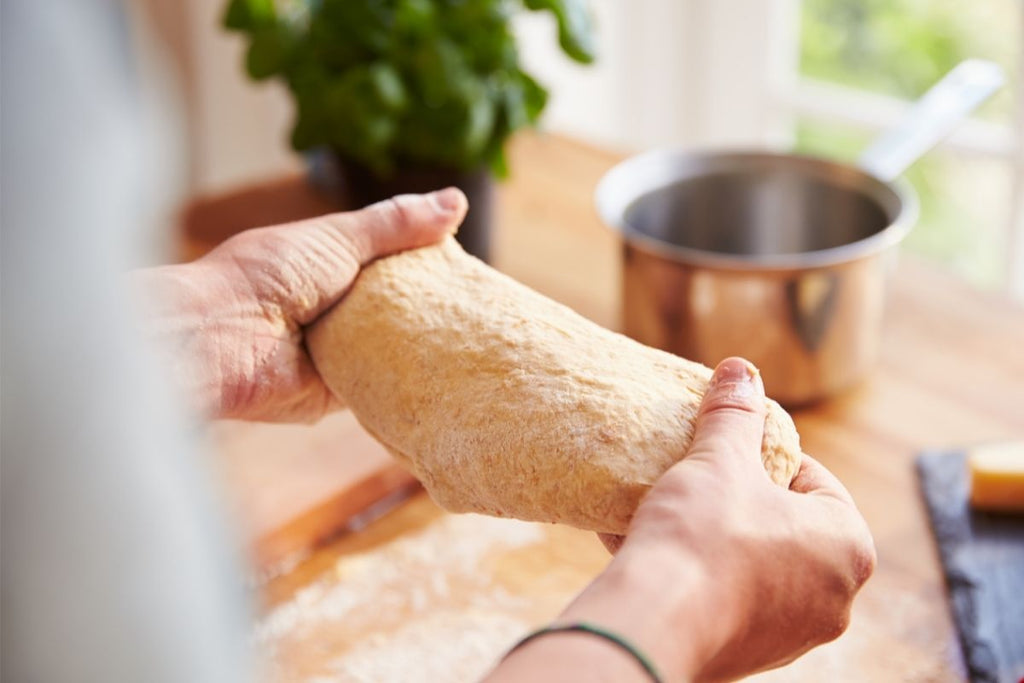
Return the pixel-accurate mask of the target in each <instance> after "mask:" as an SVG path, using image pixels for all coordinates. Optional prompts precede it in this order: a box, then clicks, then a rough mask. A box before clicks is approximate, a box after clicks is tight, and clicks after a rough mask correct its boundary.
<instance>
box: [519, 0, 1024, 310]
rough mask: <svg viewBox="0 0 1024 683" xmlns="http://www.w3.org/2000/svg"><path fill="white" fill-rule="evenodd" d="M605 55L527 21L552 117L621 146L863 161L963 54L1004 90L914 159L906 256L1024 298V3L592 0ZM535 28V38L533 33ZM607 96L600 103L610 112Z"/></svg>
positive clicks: (573, 130) (530, 55)
mask: <svg viewBox="0 0 1024 683" xmlns="http://www.w3.org/2000/svg"><path fill="white" fill-rule="evenodd" d="M591 3H592V5H593V6H594V7H595V9H596V10H597V18H598V26H599V29H600V34H599V40H600V44H601V48H602V59H601V60H600V61H599V63H598V64H597V65H596V66H595V67H594V68H592V69H580V68H578V67H574V66H569V67H567V66H566V65H564V64H563V63H561V61H559V60H555V59H553V58H552V57H551V56H550V55H547V54H545V53H544V52H543V50H541V49H539V48H538V47H537V46H536V45H535V44H536V43H540V42H541V41H540V40H539V39H538V38H537V35H534V34H531V32H534V33H535V34H539V33H544V35H543V38H544V40H545V41H548V42H550V37H551V35H550V34H551V31H553V27H552V26H550V25H540V24H541V23H542V22H541V21H540V20H537V22H536V24H537V25H534V26H529V27H526V28H527V29H529V30H526V31H524V38H525V40H524V46H525V52H526V55H525V56H526V58H527V61H528V63H529V66H530V68H531V69H533V70H534V71H535V72H536V73H537V74H538V75H539V76H540V77H541V79H542V80H545V81H546V82H547V83H548V84H549V85H551V86H552V92H553V98H552V105H553V106H552V107H551V109H550V112H549V113H550V115H549V117H548V126H549V127H550V128H552V129H556V130H563V131H565V132H566V133H568V134H570V135H577V136H583V137H586V138H588V139H591V140H594V141H596V142H598V143H600V144H604V145H606V146H612V147H618V148H620V149H623V150H638V149H648V148H651V147H660V146H686V147H716V146H730V147H738V146H743V147H747V146H769V147H774V148H783V149H786V148H793V149H796V150H798V151H803V152H810V153H814V154H818V155H821V156H825V157H829V158H835V159H840V160H853V159H855V158H856V157H857V155H858V152H859V151H860V150H861V149H863V148H864V146H865V145H867V143H868V142H869V141H870V140H871V139H872V137H873V136H875V135H877V134H879V133H880V132H882V131H883V130H885V129H887V128H889V127H890V126H893V125H894V124H895V123H896V121H897V120H898V119H899V118H900V116H901V115H902V114H903V113H904V112H905V110H906V109H907V108H908V107H909V106H910V102H911V101H912V100H914V99H915V98H917V97H919V96H920V95H921V94H922V93H924V92H925V91H926V90H927V89H928V88H929V87H930V86H931V85H932V84H934V83H935V82H936V81H938V80H939V79H940V78H941V77H942V76H943V75H945V73H946V72H948V71H949V70H950V69H951V68H953V66H955V65H956V64H957V63H958V62H960V61H961V60H962V59H965V58H968V57H981V58H985V59H990V60H992V61H995V62H997V63H998V64H1000V65H1001V66H1002V67H1003V69H1004V71H1005V73H1006V76H1007V81H1008V82H1007V85H1006V86H1005V87H1004V89H1003V91H1002V92H1000V93H999V94H998V95H997V96H995V97H993V98H992V99H991V100H990V101H989V102H987V103H986V104H985V105H983V106H982V107H981V108H980V109H979V110H978V112H977V115H976V116H975V117H973V118H972V119H971V120H970V121H967V122H965V123H964V124H962V125H961V126H960V127H959V128H958V129H957V131H956V132H955V133H954V134H953V135H952V136H950V138H949V139H948V140H947V141H946V142H944V143H943V144H941V145H940V146H939V147H938V148H937V149H935V150H933V151H932V152H929V153H928V154H927V155H926V157H925V158H924V159H922V160H921V161H920V162H918V163H917V164H915V165H914V166H913V167H912V168H911V169H910V170H909V171H908V174H907V175H908V177H909V179H910V181H911V182H912V183H913V184H914V186H915V187H916V189H917V191H918V192H919V194H920V196H921V201H922V215H921V220H920V222H919V224H918V225H917V227H916V228H915V229H914V231H913V232H912V233H911V235H910V237H909V238H908V240H907V243H906V249H907V250H909V251H913V252H917V253H919V254H923V255H925V256H927V257H928V258H930V259H933V260H935V261H937V262H940V263H942V264H944V265H945V266H948V267H949V268H951V269H952V270H953V271H954V272H956V273H958V274H959V275H961V276H962V277H964V278H966V279H967V280H969V281H971V282H973V283H975V284H977V285H979V286H982V287H987V288H992V289H1005V290H1009V291H1012V292H1014V293H1015V294H1016V295H1017V296H1019V297H1021V298H1024V144H1019V141H1021V140H1024V93H1022V88H1021V82H1022V73H1024V57H1022V50H1024V45H1022V43H1024V2H1021V0H984V1H982V2H979V1H978V0H756V1H753V2H752V1H751V0H630V2H622V1H621V0H591ZM531 38H532V39H533V40H531ZM594 102H600V103H601V107H600V111H599V114H600V115H599V116H598V115H597V114H595V107H594V106H593V103H594Z"/></svg>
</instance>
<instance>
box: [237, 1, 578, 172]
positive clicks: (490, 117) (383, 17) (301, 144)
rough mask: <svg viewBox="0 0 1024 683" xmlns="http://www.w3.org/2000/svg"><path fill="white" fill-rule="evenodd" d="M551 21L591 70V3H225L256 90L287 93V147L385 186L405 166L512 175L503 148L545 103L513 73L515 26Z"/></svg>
mask: <svg viewBox="0 0 1024 683" xmlns="http://www.w3.org/2000/svg"><path fill="white" fill-rule="evenodd" d="M520 9H527V10H546V11H549V12H551V13H552V14H553V15H554V17H555V19H556V20H557V23H558V41H559V44H560V45H561V47H562V50H563V51H564V52H565V53H566V54H567V55H568V56H569V57H571V58H572V59H573V60H575V61H577V62H581V63H590V62H591V61H593V59H594V46H593V37H592V26H591V15H590V11H589V7H588V5H587V0H231V2H230V3H229V4H228V7H227V12H226V14H225V17H224V25H225V27H227V28H228V29H231V30H234V31H238V32H240V33H242V34H244V35H245V36H246V37H247V38H248V52H247V54H246V69H247V71H248V73H249V75H250V76H251V77H252V78H253V79H255V80H265V79H269V78H273V77H277V78H281V79H282V80H283V81H284V82H285V83H287V85H288V88H289V89H290V90H291V93H292V96H293V97H294V100H295V104H296V120H295V125H294V128H293V129H292V135H291V142H292V146H293V147H294V148H295V149H296V150H299V151H304V150H310V149H314V148H321V147H327V148H330V149H333V150H334V151H335V152H337V153H338V154H339V155H341V156H343V157H345V158H347V159H349V160H351V161H355V162H357V163H360V164H362V165H364V166H366V167H368V168H370V169H371V170H372V171H373V172H374V173H375V174H377V175H378V176H381V177H386V176H388V175H389V174H391V173H392V172H393V171H394V170H395V169H396V168H398V167H400V166H402V165H410V166H417V167H435V168H451V169H460V170H473V169H476V168H480V167H482V166H485V165H489V166H490V168H491V169H492V170H493V171H494V172H495V173H496V174H497V175H499V176H504V175H505V174H506V173H507V169H506V164H505V157H504V153H503V148H504V143H505V140H506V139H507V138H508V137H509V135H510V134H511V133H512V132H513V131H515V130H517V129H519V128H522V127H524V126H528V125H530V124H533V123H535V122H536V121H537V119H538V117H539V116H540V113H541V111H543V109H544V105H545V103H546V102H547V91H546V90H545V89H544V88H543V87H542V86H541V85H540V84H539V83H537V81H536V80H534V79H533V77H531V76H530V75H529V74H528V73H526V72H525V71H523V70H522V69H521V68H520V66H519V55H518V52H517V48H516V41H515V36H514V35H513V32H512V27H511V19H512V17H513V15H514V14H515V12H517V11H519V10H520Z"/></svg>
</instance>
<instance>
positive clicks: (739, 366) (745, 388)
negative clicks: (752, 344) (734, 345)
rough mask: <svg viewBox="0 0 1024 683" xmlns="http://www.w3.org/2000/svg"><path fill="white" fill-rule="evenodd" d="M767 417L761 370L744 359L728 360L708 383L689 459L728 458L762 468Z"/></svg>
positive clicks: (723, 362)
mask: <svg viewBox="0 0 1024 683" xmlns="http://www.w3.org/2000/svg"><path fill="white" fill-rule="evenodd" d="M767 414H768V404H767V400H766V399H765V396H764V383H763V382H762V381H761V375H760V373H759V372H758V370H757V368H755V367H754V366H753V365H751V364H750V363H749V362H748V361H746V360H744V359H742V358H726V359H725V360H723V361H722V362H721V363H719V364H718V367H717V368H715V372H714V374H713V375H712V376H711V381H710V382H709V383H708V389H707V391H706V392H705V394H704V399H703V401H702V402H701V405H700V410H699V411H698V413H697V425H696V428H695V430H694V435H693V441H692V442H691V444H690V449H689V451H688V453H687V456H686V459H687V460H691V459H694V458H696V459H711V460H715V461H720V460H722V459H723V458H728V459H729V460H730V461H732V462H737V463H741V462H744V461H748V462H750V463H757V464H758V465H760V462H761V440H762V439H763V438H764V421H765V418H766V416H767Z"/></svg>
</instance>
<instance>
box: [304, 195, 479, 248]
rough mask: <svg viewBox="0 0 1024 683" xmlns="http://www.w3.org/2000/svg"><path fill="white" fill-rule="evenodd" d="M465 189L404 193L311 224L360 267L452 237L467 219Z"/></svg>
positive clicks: (467, 206) (325, 217) (467, 205)
mask: <svg viewBox="0 0 1024 683" xmlns="http://www.w3.org/2000/svg"><path fill="white" fill-rule="evenodd" d="M468 208H469V203H468V201H467V200H466V195H464V194H463V193H462V190H460V189H458V188H456V187H448V188H445V189H443V190H438V191H437V192H431V193H430V194H403V195H398V196H396V197H392V198H391V199H385V200H384V201H382V202H377V203H376V204H371V205H370V206H368V207H366V208H365V209H362V210H360V211H352V212H350V213H337V214H331V215H329V216H324V217H323V218H322V219H320V220H319V221H313V222H312V225H311V227H312V229H318V230H323V231H326V232H327V234H328V235H329V236H333V237H334V238H335V239H338V240H340V242H341V243H342V245H343V246H346V247H348V248H349V249H350V250H351V253H352V255H353V256H354V257H355V258H356V259H357V260H358V262H359V265H365V264H367V263H369V262H370V261H372V260H374V259H376V258H379V257H381V256H386V255H388V254H393V253H395V252H398V251H403V250H405V249H414V248H416V247H422V246H426V245H428V244H433V243H434V242H437V241H438V240H440V239H441V238H442V237H444V236H446V235H451V234H453V233H454V232H455V230H456V229H457V228H458V227H459V224H460V223H461V222H462V219H463V218H465V217H466V211H467V210H468Z"/></svg>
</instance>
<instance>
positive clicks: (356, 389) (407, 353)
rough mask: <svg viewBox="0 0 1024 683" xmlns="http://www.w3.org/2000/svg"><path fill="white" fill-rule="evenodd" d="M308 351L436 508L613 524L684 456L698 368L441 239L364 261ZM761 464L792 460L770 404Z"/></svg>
mask: <svg viewBox="0 0 1024 683" xmlns="http://www.w3.org/2000/svg"><path fill="white" fill-rule="evenodd" d="M308 345H309V350H310V353H311V354H312V356H313V360H314V362H315V363H316V366H317V368H318V370H319V371H320V373H321V375H322V376H323V377H324V380H325V381H326V383H327V385H328V386H329V387H330V389H331V390H332V391H333V392H334V393H335V394H337V395H338V397H339V398H340V399H341V400H342V401H343V402H344V403H345V404H346V405H347V406H348V407H350V408H351V409H352V411H353V412H354V413H355V415H356V417H357V418H358V419H359V421H360V422H361V423H362V425H363V426H364V427H365V428H366V429H367V431H369V432H370V433H371V434H373V435H374V436H375V437H376V438H377V439H379V440H380V441H381V442H382V443H383V444H384V445H385V446H387V448H388V449H389V450H390V451H391V452H392V453H393V454H394V455H395V456H396V457H398V458H400V459H401V460H402V461H404V462H405V463H406V464H407V465H408V466H409V468H410V469H411V470H412V472H413V473H414V474H415V475H416V476H417V477H418V478H419V479H420V480H421V481H422V482H423V485H424V486H425V487H426V489H427V491H428V492H429V493H430V495H431V496H432V497H433V498H434V499H435V500H436V501H437V502H438V503H439V504H440V505H441V506H443V507H445V508H447V509H448V510H451V511H454V512H482V513H486V514H491V515H498V516H502V517H516V518H519V519H525V520H536V521H544V522H560V523H565V524H571V525H573V526H576V527H580V528H583V529H590V530H593V531H600V532H608V533H618V534H621V533H623V532H625V530H626V528H627V526H628V524H629V520H630V518H631V517H632V515H633V512H634V511H635V510H636V507H637V505H638V503H639V502H640V499H641V498H642V497H643V495H644V494H645V493H646V491H647V490H648V488H649V487H650V486H651V485H652V484H653V483H654V482H655V481H656V480H657V479H658V477H659V476H660V475H661V474H662V473H663V472H664V471H665V470H666V469H668V468H669V467H670V466H671V465H672V464H673V463H675V462H676V461H677V460H678V459H679V458H680V457H682V455H683V454H685V453H686V451H687V448H688V447H689V445H690V441H691V439H692V438H693V429H694V419H695V417H696V414H697V410H698V408H699V406H700V402H701V398H702V397H703V395H704V391H705V389H706V387H707V382H708V379H709V378H710V377H711V370H709V369H708V368H707V367H705V366H703V365H700V364H698V363H693V362H690V361H687V360H684V359H682V358H679V357H677V356H674V355H672V354H669V353H665V352H663V351H659V350H656V349H652V348H649V347H646V346H643V345H642V344H639V343H637V342H635V341H633V340H631V339H629V338H627V337H625V336H623V335H620V334H616V333H614V332H611V331H609V330H606V329H604V328H602V327H600V326H598V325H596V324H594V323H592V322H590V321H589V320H587V319H585V318H583V317H582V316H580V315H578V314H576V313H575V312H573V311H572V310H570V309H569V308H567V307H565V306H562V305H561V304H558V303H556V302H554V301H552V300H550V299H548V298H546V297H544V296H542V295H540V294H538V293H537V292H534V291H533V290H531V289H529V288H528V287H526V286H524V285H522V284H520V283H518V282H516V281H515V280H512V279H511V278H509V277H507V276H505V275H502V274H501V273H499V272H498V271H496V270H494V269H493V268H490V267H489V266H487V265H485V264H484V263H482V262H481V261H479V260H477V259H475V258H473V257H472V256H469V255H468V254H466V253H465V252H464V251H463V250H462V248H461V247H460V246H459V245H458V243H457V242H455V240H454V239H452V238H448V239H446V240H445V241H444V242H442V243H441V244H439V245H435V246H431V247H425V248H422V249H416V250H412V251H407V252H403V253H401V254H397V255H395V256H390V257H388V258H384V259H381V260H379V261H376V262H375V263H373V264H371V265H370V266H368V267H367V268H366V269H364V270H363V272H362V273H361V274H360V275H359V278H358V279H357V280H356V282H355V284H354V285H353V287H352V289H351V291H350V292H349V293H348V294H347V295H346V296H345V298H344V299H343V300H342V301H341V303H340V304H339V305H337V306H336V307H335V308H333V309H332V310H331V311H329V312H328V313H327V314H326V315H324V317H323V318H322V319H321V320H320V321H318V322H317V323H316V324H315V325H314V326H313V328H312V329H311V330H310V331H309V334H308ZM761 458H762V462H763V463H764V467H765V470H766V471H767V472H768V474H769V476H770V477H771V478H772V479H773V480H774V481H775V482H776V483H778V484H779V485H781V486H788V485H789V483H790V481H791V480H792V479H793V477H794V476H795V474H796V471H797V468H798V467H799V464H800V443H799V437H798V436H797V433H796V429H795V427H794V426H793V421H792V419H790V417H789V415H788V414H787V413H786V412H785V411H784V410H783V409H782V408H781V407H780V406H779V405H778V404H776V403H775V402H774V401H769V411H768V419H767V421H766V425H765V435H764V441H763V445H762V452H761Z"/></svg>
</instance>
